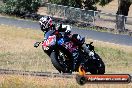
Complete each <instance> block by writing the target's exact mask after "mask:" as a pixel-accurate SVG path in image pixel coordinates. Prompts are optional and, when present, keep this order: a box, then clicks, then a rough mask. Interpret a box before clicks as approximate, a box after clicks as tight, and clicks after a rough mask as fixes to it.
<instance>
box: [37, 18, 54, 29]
mask: <svg viewBox="0 0 132 88" xmlns="http://www.w3.org/2000/svg"><path fill="white" fill-rule="evenodd" d="M39 24H40V27H41V30H42V31H45V30H46V29H48V28H50V27H51V26H52V19H51V17H49V16H45V17H41V18H40V20H39Z"/></svg>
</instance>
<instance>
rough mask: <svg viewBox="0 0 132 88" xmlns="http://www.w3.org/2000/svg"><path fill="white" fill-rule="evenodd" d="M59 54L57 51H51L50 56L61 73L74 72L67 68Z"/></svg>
mask: <svg viewBox="0 0 132 88" xmlns="http://www.w3.org/2000/svg"><path fill="white" fill-rule="evenodd" d="M58 56H59V54H58V52H56V51H53V52H51V54H50V58H51V62H52V64H53V66H54V67H55V68H56V69H57V70H58V71H59V72H60V73H61V72H63V73H72V72H71V70H70V69H68V68H66V67H65V66H64V64H62V63H61V62H60V61H59V57H58Z"/></svg>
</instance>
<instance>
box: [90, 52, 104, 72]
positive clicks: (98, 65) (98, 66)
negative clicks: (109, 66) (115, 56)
mask: <svg viewBox="0 0 132 88" xmlns="http://www.w3.org/2000/svg"><path fill="white" fill-rule="evenodd" d="M94 57H95V58H96V59H95V60H93V62H92V64H93V65H92V66H91V68H90V69H89V72H90V73H91V74H104V73H105V64H104V62H103V61H102V59H101V58H100V56H99V55H98V54H96V53H95V55H94Z"/></svg>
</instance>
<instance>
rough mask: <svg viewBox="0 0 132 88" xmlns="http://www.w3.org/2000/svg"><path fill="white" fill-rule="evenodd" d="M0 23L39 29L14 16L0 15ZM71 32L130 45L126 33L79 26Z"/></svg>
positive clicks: (130, 40) (130, 38)
mask: <svg viewBox="0 0 132 88" xmlns="http://www.w3.org/2000/svg"><path fill="white" fill-rule="evenodd" d="M0 24H5V25H10V26H16V27H21V28H31V29H37V30H40V27H39V23H38V22H33V21H31V20H30V21H29V20H28V21H27V20H20V19H15V18H6V17H0ZM72 33H77V34H80V35H82V36H84V37H86V38H90V39H94V40H99V41H104V42H110V43H115V44H120V45H127V46H132V37H131V36H128V35H120V34H112V33H106V32H97V31H93V30H85V29H83V30H82V29H79V28H73V29H72Z"/></svg>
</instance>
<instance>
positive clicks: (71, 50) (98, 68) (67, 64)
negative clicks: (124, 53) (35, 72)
mask: <svg viewBox="0 0 132 88" xmlns="http://www.w3.org/2000/svg"><path fill="white" fill-rule="evenodd" d="M60 36H61V37H60ZM92 43H93V42H91V43H89V44H86V46H87V48H88V49H89V51H90V52H89V54H88V53H86V52H84V50H83V49H82V48H80V47H78V46H77V45H75V44H74V42H72V41H67V40H66V38H64V36H63V35H62V34H61V33H59V34H57V35H50V36H49V37H48V39H47V40H45V41H43V42H42V49H43V50H44V52H45V53H46V54H47V55H48V56H49V57H50V58H51V62H52V64H53V66H54V67H55V68H56V69H57V70H58V71H59V72H60V73H61V72H63V73H72V72H78V68H79V66H80V65H82V64H83V69H85V71H86V72H90V73H91V74H104V73H105V64H104V62H103V61H102V59H101V58H100V56H99V55H98V54H97V53H96V52H95V50H94V46H93V45H92ZM37 44H38V45H39V44H40V42H38V43H36V45H37ZM73 57H74V58H73ZM73 59H77V60H75V62H74V61H73ZM73 64H76V67H75V69H72V67H73Z"/></svg>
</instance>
